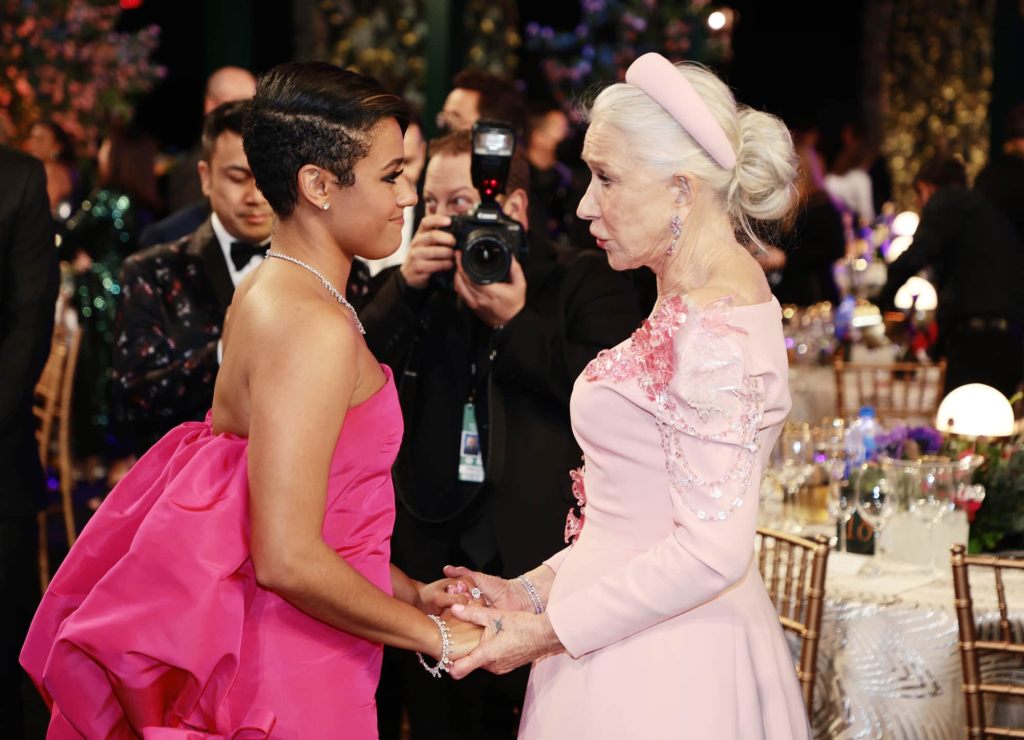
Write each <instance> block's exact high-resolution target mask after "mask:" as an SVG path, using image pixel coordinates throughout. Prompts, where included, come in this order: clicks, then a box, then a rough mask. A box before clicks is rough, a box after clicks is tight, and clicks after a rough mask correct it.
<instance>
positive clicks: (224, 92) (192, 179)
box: [167, 67, 256, 236]
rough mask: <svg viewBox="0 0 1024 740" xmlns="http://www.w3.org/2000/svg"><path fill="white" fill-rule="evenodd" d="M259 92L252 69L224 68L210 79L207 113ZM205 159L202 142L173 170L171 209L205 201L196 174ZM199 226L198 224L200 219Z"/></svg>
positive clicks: (205, 102)
mask: <svg viewBox="0 0 1024 740" xmlns="http://www.w3.org/2000/svg"><path fill="white" fill-rule="evenodd" d="M255 94H256V78H255V77H253V75H252V72H250V71H249V70H247V69H242V68H241V67H221V68H220V69H218V70H216V71H215V72H214V73H213V74H211V75H210V77H209V78H208V79H207V80H206V92H205V94H204V95H203V116H206V115H207V114H208V113H209V112H210V111H212V110H213V109H214V108H216V107H217V106H218V105H221V104H223V103H230V102H233V101H235V100H249V99H250V98H252V96H253V95H255ZM201 158H202V145H201V143H200V144H196V145H195V146H194V147H193V148H192V149H190V150H189V151H188V153H187V154H186V155H185V156H184V157H183V158H182V160H181V162H179V163H178V164H177V165H176V166H175V167H174V169H173V170H171V172H170V174H169V175H168V181H167V207H168V210H170V211H179V210H181V209H183V208H187V207H189V206H194V205H195V204H196V203H197V202H199V201H202V200H203V191H202V188H201V187H200V185H199V176H198V175H197V174H196V167H197V166H198V165H199V160H200V159H201ZM207 213H208V212H207ZM204 217H205V214H204ZM200 221H202V219H200ZM195 225H196V226H197V225H198V222H196V224H195ZM193 228H194V227H193ZM191 230H192V229H190V230H189V231H191ZM179 236H183V234H179Z"/></svg>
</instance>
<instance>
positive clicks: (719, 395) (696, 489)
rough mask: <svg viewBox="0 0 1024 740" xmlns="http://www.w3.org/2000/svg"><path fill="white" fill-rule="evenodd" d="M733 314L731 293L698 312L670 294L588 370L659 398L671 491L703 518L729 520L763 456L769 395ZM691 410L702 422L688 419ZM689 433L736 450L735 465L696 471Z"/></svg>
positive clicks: (590, 374) (658, 418)
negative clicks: (751, 367) (748, 365)
mask: <svg viewBox="0 0 1024 740" xmlns="http://www.w3.org/2000/svg"><path fill="white" fill-rule="evenodd" d="M731 313H732V300H731V299H729V298H720V299H718V300H716V301H714V302H712V303H711V304H709V305H708V306H706V307H705V308H704V309H703V310H701V311H694V310H692V309H691V308H690V306H689V305H688V304H687V303H686V301H685V299H684V298H683V297H682V296H672V297H670V298H667V299H665V301H664V302H663V304H662V305H661V306H660V307H659V308H658V310H657V311H656V312H655V313H654V314H653V315H652V316H651V318H650V319H648V320H646V321H644V323H643V325H642V326H641V327H640V328H639V329H637V330H636V332H634V333H633V336H632V337H631V338H630V340H629V341H628V342H626V343H625V344H622V345H620V346H618V347H616V348H615V349H612V350H605V351H604V352H601V353H600V354H599V355H598V356H597V357H595V358H594V360H592V361H591V363H590V364H589V365H588V366H587V368H586V370H585V371H584V377H585V378H586V379H587V380H589V381H594V380H598V379H602V378H606V379H609V380H612V381H614V382H624V381H627V380H632V379H636V381H637V383H638V384H639V385H640V388H641V389H642V390H643V391H644V393H645V394H646V395H647V397H648V399H650V400H651V401H654V403H655V410H656V413H655V423H656V424H657V427H658V433H659V436H660V438H661V446H662V449H663V450H664V453H665V468H666V470H667V472H668V477H669V481H670V483H671V486H672V490H673V491H674V492H675V493H676V494H677V495H678V497H679V500H680V501H681V502H682V503H683V504H684V505H685V506H686V508H687V509H689V510H690V511H691V512H692V513H693V514H694V515H695V516H696V517H697V518H698V519H700V520H702V521H725V520H726V519H728V518H729V516H730V515H731V514H732V513H733V512H735V511H736V510H737V509H738V508H740V507H741V506H743V497H744V494H745V493H746V491H747V490H748V489H749V488H750V479H751V475H752V473H753V470H754V468H755V466H756V462H757V453H758V446H757V443H756V441H755V439H756V435H757V432H758V430H759V429H760V428H761V422H762V419H763V411H764V395H763V393H762V392H761V389H760V386H759V384H758V383H757V381H755V380H754V379H753V378H750V377H748V376H746V375H745V373H744V370H743V360H742V357H741V355H740V352H739V350H738V349H737V347H736V346H735V343H734V342H733V341H732V340H731V338H732V337H733V336H736V335H744V334H746V332H745V331H744V330H743V329H741V328H739V327H736V326H733V325H731V324H730V323H729V318H730V315H731ZM683 327H685V331H686V332H687V335H686V336H685V337H681V341H682V342H683V343H684V346H682V347H681V348H680V351H679V357H680V360H679V362H678V364H677V363H676V360H675V358H676V348H675V335H676V333H677V332H678V331H680V330H681V329H683ZM677 376H678V377H679V378H680V380H681V381H682V382H681V383H677V387H679V388H680V391H679V399H680V400H681V401H682V406H681V405H680V404H679V403H677V401H676V399H675V398H674V397H673V395H672V394H671V393H670V391H669V384H670V382H671V381H672V379H673V377H677ZM686 409H689V411H690V412H692V413H688V412H687V411H686ZM693 414H696V416H697V419H698V420H699V421H700V428H698V427H697V426H695V425H694V423H692V422H691V421H690V420H689V419H691V418H692V416H693ZM687 438H690V439H697V440H699V441H701V442H703V443H705V444H708V445H716V446H717V445H724V446H727V447H729V448H732V449H734V450H735V454H736V458H735V460H734V463H733V464H732V465H730V466H728V468H726V470H725V472H724V473H723V474H722V475H721V476H718V477H716V478H711V479H706V478H703V477H701V476H699V475H697V473H696V472H695V471H694V469H693V466H692V465H691V464H690V462H689V460H687V457H686V453H685V452H684V450H685V447H686V444H685V442H684V440H686V439H687ZM727 491H728V493H727Z"/></svg>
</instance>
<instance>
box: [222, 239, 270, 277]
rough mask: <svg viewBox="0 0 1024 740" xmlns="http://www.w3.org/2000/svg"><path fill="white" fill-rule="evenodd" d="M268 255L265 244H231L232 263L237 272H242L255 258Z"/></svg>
mask: <svg viewBox="0 0 1024 740" xmlns="http://www.w3.org/2000/svg"><path fill="white" fill-rule="evenodd" d="M266 253H267V247H266V245H264V244H250V243H249V242H231V261H232V262H233V263H234V265H235V269H236V270H241V269H242V268H243V267H245V266H246V265H247V264H249V262H251V261H252V258H253V257H263V256H265V255H266Z"/></svg>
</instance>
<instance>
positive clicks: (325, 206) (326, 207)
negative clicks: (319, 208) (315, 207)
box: [324, 203, 331, 211]
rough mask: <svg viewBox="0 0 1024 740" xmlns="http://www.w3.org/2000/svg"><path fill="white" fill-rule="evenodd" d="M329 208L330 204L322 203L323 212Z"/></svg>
mask: <svg viewBox="0 0 1024 740" xmlns="http://www.w3.org/2000/svg"><path fill="white" fill-rule="evenodd" d="M330 207H331V204H330V203H324V210H325V211H326V210H327V209H328V208H330Z"/></svg>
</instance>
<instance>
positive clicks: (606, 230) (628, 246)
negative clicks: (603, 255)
mask: <svg viewBox="0 0 1024 740" xmlns="http://www.w3.org/2000/svg"><path fill="white" fill-rule="evenodd" d="M583 160H584V161H585V162H586V164H587V167H589V168H590V175H591V177H590V185H589V186H588V187H587V192H586V193H584V195H583V199H582V200H580V204H579V207H578V208H577V209H576V215H577V216H579V217H580V218H582V219H584V220H585V221H590V233H591V234H592V235H593V236H594V238H595V239H596V240H597V246H598V247H599V248H601V249H603V250H604V251H605V252H607V254H608V264H609V265H611V267H612V269H615V270H629V269H633V268H636V267H643V266H647V267H650V268H652V269H654V270H655V271H657V269H658V267H659V266H660V264H661V262H662V261H663V260H664V256H665V251H666V250H667V249H668V244H669V239H670V238H671V231H670V228H671V221H672V214H673V210H672V203H673V201H674V198H675V196H674V195H673V193H672V189H671V182H665V178H663V177H661V176H659V175H657V174H656V173H654V172H652V171H651V170H649V169H647V168H645V167H643V166H642V165H640V164H638V163H637V161H636V158H635V157H634V156H633V154H632V151H631V146H630V144H629V143H628V142H626V141H625V138H624V137H623V136H622V134H621V133H620V132H619V131H618V130H617V129H615V128H613V127H611V126H608V125H606V124H602V123H601V122H600V120H595V121H594V122H593V123H592V124H591V126H590V129H589V130H588V131H587V137H586V140H585V141H584V144H583Z"/></svg>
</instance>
